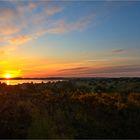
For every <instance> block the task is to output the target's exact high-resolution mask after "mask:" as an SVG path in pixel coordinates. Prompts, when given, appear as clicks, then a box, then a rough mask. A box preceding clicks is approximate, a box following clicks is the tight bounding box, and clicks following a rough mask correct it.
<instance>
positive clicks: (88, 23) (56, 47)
mask: <svg viewBox="0 0 140 140" xmlns="http://www.w3.org/2000/svg"><path fill="white" fill-rule="evenodd" d="M139 54H140V1H109V0H105V1H76V0H73V1H67V0H64V1H43V0H30V1H26V0H22V1H18V0H6V1H5V0H0V77H5V75H6V74H10V75H11V77H140V55H139Z"/></svg>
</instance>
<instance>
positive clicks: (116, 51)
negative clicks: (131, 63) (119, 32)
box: [113, 49, 125, 53]
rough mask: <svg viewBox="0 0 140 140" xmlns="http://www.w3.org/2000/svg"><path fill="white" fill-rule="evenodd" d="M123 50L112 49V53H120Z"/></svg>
mask: <svg viewBox="0 0 140 140" xmlns="http://www.w3.org/2000/svg"><path fill="white" fill-rule="evenodd" d="M124 51H125V50H124V49H115V50H113V53H121V52H124Z"/></svg>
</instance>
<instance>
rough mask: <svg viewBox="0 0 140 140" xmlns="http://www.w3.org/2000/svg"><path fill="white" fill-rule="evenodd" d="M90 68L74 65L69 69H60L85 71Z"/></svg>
mask: <svg viewBox="0 0 140 140" xmlns="http://www.w3.org/2000/svg"><path fill="white" fill-rule="evenodd" d="M88 69H89V67H74V68H67V69H61V70H59V71H61V72H63V71H65V72H66V71H67V72H68V71H81V70H82V71H83V70H84V71H85V70H88Z"/></svg>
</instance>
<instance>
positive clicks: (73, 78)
mask: <svg viewBox="0 0 140 140" xmlns="http://www.w3.org/2000/svg"><path fill="white" fill-rule="evenodd" d="M139 78H140V77H47V78H21V77H17V78H0V80H80V79H81V80H82V79H139Z"/></svg>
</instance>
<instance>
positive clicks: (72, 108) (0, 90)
mask: <svg viewBox="0 0 140 140" xmlns="http://www.w3.org/2000/svg"><path fill="white" fill-rule="evenodd" d="M0 138H60V139H62V138H73V139H75V138H140V79H139V78H119V79H103V78H102V79H73V80H69V81H63V82H57V83H46V84H45V83H41V84H33V83H30V84H29V83H28V84H21V85H15V86H8V85H6V84H0Z"/></svg>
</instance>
